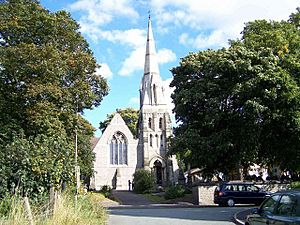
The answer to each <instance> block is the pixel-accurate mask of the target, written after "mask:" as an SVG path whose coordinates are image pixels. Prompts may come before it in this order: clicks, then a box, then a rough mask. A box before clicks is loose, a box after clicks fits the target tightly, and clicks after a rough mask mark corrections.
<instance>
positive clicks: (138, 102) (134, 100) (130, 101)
mask: <svg viewBox="0 0 300 225" xmlns="http://www.w3.org/2000/svg"><path fill="white" fill-rule="evenodd" d="M129 104H132V105H138V104H140V98H138V97H132V98H131V99H130V100H129Z"/></svg>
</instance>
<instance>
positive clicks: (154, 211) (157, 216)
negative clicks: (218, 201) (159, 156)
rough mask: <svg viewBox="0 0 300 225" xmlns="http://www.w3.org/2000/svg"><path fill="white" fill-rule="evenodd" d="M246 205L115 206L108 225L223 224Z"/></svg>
mask: <svg viewBox="0 0 300 225" xmlns="http://www.w3.org/2000/svg"><path fill="white" fill-rule="evenodd" d="M246 208H247V207H232V208H229V207H224V208H223V207H201V208H135V209H130V208H124V209H120V208H118V209H117V208H116V209H110V210H108V211H109V220H108V225H158V224H159V225H225V224H234V223H233V222H232V221H233V215H234V214H235V213H236V212H239V211H243V210H245V209H246Z"/></svg>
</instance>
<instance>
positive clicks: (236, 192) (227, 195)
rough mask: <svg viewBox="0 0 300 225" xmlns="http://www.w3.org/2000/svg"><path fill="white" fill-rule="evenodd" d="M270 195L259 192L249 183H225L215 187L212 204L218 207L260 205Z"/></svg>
mask: <svg viewBox="0 0 300 225" xmlns="http://www.w3.org/2000/svg"><path fill="white" fill-rule="evenodd" d="M268 196H270V193H268V192H265V191H263V190H261V189H260V188H259V187H257V186H255V185H254V184H253V183H251V182H226V183H221V184H220V185H219V186H218V187H216V189H215V192H214V203H215V204H219V206H234V205H235V204H255V205H260V204H261V203H262V202H263V200H264V199H265V198H266V197H268Z"/></svg>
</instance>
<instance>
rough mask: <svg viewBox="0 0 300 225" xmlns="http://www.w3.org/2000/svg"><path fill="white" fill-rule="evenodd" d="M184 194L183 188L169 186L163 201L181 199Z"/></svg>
mask: <svg viewBox="0 0 300 225" xmlns="http://www.w3.org/2000/svg"><path fill="white" fill-rule="evenodd" d="M184 193H185V189H184V187H182V186H181V185H177V186H170V187H168V188H167V189H166V193H165V199H174V198H180V197H183V196H184Z"/></svg>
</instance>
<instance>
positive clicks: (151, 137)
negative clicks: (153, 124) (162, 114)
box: [150, 134, 153, 147]
mask: <svg viewBox="0 0 300 225" xmlns="http://www.w3.org/2000/svg"><path fill="white" fill-rule="evenodd" d="M152 145H153V135H152V134H150V147H152Z"/></svg>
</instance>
